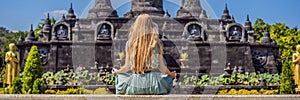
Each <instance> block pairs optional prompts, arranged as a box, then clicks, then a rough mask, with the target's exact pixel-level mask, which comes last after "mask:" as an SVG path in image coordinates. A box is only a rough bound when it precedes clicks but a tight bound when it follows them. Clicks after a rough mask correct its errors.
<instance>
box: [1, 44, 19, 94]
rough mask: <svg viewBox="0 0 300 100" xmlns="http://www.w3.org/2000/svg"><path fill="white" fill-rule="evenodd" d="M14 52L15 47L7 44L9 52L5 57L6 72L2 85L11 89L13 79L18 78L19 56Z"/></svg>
mask: <svg viewBox="0 0 300 100" xmlns="http://www.w3.org/2000/svg"><path fill="white" fill-rule="evenodd" d="M15 50H16V45H15V44H14V43H11V44H9V51H8V52H7V53H6V55H5V62H6V70H5V77H4V84H8V88H11V84H12V81H13V80H14V78H15V77H19V76H20V56H19V53H17V52H16V51H15Z"/></svg>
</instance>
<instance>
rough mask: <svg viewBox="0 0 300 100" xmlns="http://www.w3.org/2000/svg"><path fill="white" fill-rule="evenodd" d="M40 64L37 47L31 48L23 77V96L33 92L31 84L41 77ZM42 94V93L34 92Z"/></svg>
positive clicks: (41, 67)
mask: <svg viewBox="0 0 300 100" xmlns="http://www.w3.org/2000/svg"><path fill="white" fill-rule="evenodd" d="M42 69H43V66H42V62H41V59H40V54H39V52H38V48H37V46H32V47H31V49H30V52H29V54H28V57H27V60H26V63H25V67H24V75H23V88H22V91H23V93H25V94H30V93H32V92H33V91H32V90H33V87H32V86H33V83H34V82H35V80H36V79H38V78H41V76H42ZM34 92H35V93H36V92H42V91H36V90H35V91H34Z"/></svg>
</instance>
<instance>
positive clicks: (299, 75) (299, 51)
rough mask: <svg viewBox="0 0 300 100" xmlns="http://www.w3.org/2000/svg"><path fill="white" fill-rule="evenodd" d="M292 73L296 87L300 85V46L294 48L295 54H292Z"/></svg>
mask: <svg viewBox="0 0 300 100" xmlns="http://www.w3.org/2000/svg"><path fill="white" fill-rule="evenodd" d="M293 64H294V66H293V71H294V80H295V83H296V85H298V87H299V85H300V45H297V46H296V53H294V54H293Z"/></svg>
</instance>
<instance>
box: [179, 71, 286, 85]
mask: <svg viewBox="0 0 300 100" xmlns="http://www.w3.org/2000/svg"><path fill="white" fill-rule="evenodd" d="M260 78H263V79H266V84H267V85H268V86H274V85H280V83H281V82H280V81H281V76H280V75H279V74H269V73H262V74H256V73H248V72H246V73H245V74H240V73H237V74H234V75H231V77H224V75H219V76H216V77H210V76H209V75H202V76H201V77H200V78H198V77H197V76H195V75H185V76H184V77H183V81H182V82H183V84H184V85H198V86H206V85H251V86H258V85H259V79H260Z"/></svg>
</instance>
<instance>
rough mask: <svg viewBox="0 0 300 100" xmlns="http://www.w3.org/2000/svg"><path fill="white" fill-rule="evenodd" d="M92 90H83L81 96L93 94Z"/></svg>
mask: <svg viewBox="0 0 300 100" xmlns="http://www.w3.org/2000/svg"><path fill="white" fill-rule="evenodd" d="M93 93H94V91H93V90H88V89H83V94H93Z"/></svg>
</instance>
